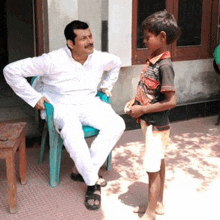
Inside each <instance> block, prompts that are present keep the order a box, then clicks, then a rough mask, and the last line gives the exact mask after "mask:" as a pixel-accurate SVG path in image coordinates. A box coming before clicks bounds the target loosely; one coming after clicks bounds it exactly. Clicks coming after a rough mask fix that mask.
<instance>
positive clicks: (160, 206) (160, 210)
mask: <svg viewBox="0 0 220 220" xmlns="http://www.w3.org/2000/svg"><path fill="white" fill-rule="evenodd" d="M155 212H156V214H157V215H163V214H164V205H163V203H162V202H157V207H156V210H155Z"/></svg>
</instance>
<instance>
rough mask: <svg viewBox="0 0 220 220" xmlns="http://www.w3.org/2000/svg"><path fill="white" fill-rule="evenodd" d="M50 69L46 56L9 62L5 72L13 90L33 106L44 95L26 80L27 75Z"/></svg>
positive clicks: (37, 74) (35, 74) (42, 73)
mask: <svg viewBox="0 0 220 220" xmlns="http://www.w3.org/2000/svg"><path fill="white" fill-rule="evenodd" d="M47 71H48V66H47V65H46V58H45V57H44V56H41V57H35V58H27V59H23V60H19V61H16V62H13V63H11V64H8V65H7V66H6V67H5V68H4V70H3V74H4V77H5V79H6V82H7V83H8V84H9V85H10V87H11V88H12V89H13V91H14V92H15V93H16V94H17V95H18V96H19V97H21V98H22V99H23V100H24V101H26V102H27V103H28V104H29V105H31V106H32V107H35V106H36V104H37V102H38V101H39V100H40V99H41V98H42V97H43V96H42V95H41V94H40V93H39V92H37V91H36V90H35V89H34V88H33V87H32V86H31V85H30V84H29V83H28V81H27V80H26V78H27V77H32V76H41V75H44V73H45V72H47Z"/></svg>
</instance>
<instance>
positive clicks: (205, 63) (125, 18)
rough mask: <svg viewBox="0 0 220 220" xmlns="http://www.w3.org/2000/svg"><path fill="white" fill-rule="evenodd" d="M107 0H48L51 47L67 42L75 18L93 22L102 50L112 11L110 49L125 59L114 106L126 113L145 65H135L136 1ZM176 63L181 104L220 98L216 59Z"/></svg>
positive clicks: (121, 112)
mask: <svg viewBox="0 0 220 220" xmlns="http://www.w3.org/2000/svg"><path fill="white" fill-rule="evenodd" d="M106 1H107V0H106ZM106 1H105V2H104V3H103V1H101V0H65V1H64V0H48V13H49V38H50V39H49V41H50V50H52V49H56V48H59V47H62V46H63V45H64V43H65V38H64V35H63V30H64V28H65V25H66V24H67V23H69V22H70V21H72V20H74V19H81V20H84V21H86V22H88V23H89V24H90V26H91V29H92V32H93V35H94V37H95V47H96V49H100V47H101V22H102V20H103V19H106V15H107V14H108V24H109V30H108V32H109V36H108V37H109V44H108V47H109V52H111V53H114V54H116V55H118V56H119V57H120V58H121V59H122V61H123V67H122V68H121V72H120V75H119V79H118V81H117V82H116V85H115V86H114V88H113V100H112V106H113V108H114V109H115V111H116V112H117V113H118V114H123V113H124V112H123V108H124V105H125V103H126V102H127V101H128V100H130V99H131V98H133V96H134V95H135V92H136V88H137V83H138V76H139V74H140V71H141V68H142V65H134V66H131V24H132V23H131V19H132V18H131V14H132V0H108V5H106V4H107V2H106ZM107 8H108V13H105V11H106V10H107ZM173 66H174V70H175V73H176V76H175V86H176V95H177V102H178V105H181V104H184V103H194V102H197V101H207V100H213V99H220V76H219V75H217V74H216V73H215V72H214V70H213V66H212V59H204V60H195V61H181V62H173Z"/></svg>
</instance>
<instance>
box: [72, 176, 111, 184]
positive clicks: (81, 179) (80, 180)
mask: <svg viewBox="0 0 220 220" xmlns="http://www.w3.org/2000/svg"><path fill="white" fill-rule="evenodd" d="M70 178H71V179H72V180H73V181H76V182H83V183H84V182H85V181H84V179H83V177H82V175H81V174H79V173H78V174H75V173H71V176H70ZM97 184H99V185H100V186H101V187H105V186H107V181H106V180H105V179H104V178H103V177H102V176H99V179H98V181H97Z"/></svg>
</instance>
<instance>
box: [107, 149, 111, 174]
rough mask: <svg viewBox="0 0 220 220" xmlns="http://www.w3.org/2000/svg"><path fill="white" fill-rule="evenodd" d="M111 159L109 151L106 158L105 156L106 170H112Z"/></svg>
mask: <svg viewBox="0 0 220 220" xmlns="http://www.w3.org/2000/svg"><path fill="white" fill-rule="evenodd" d="M111 161H112V152H110V154H109V155H108V158H107V167H106V170H107V171H111V170H112V167H111Z"/></svg>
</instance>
